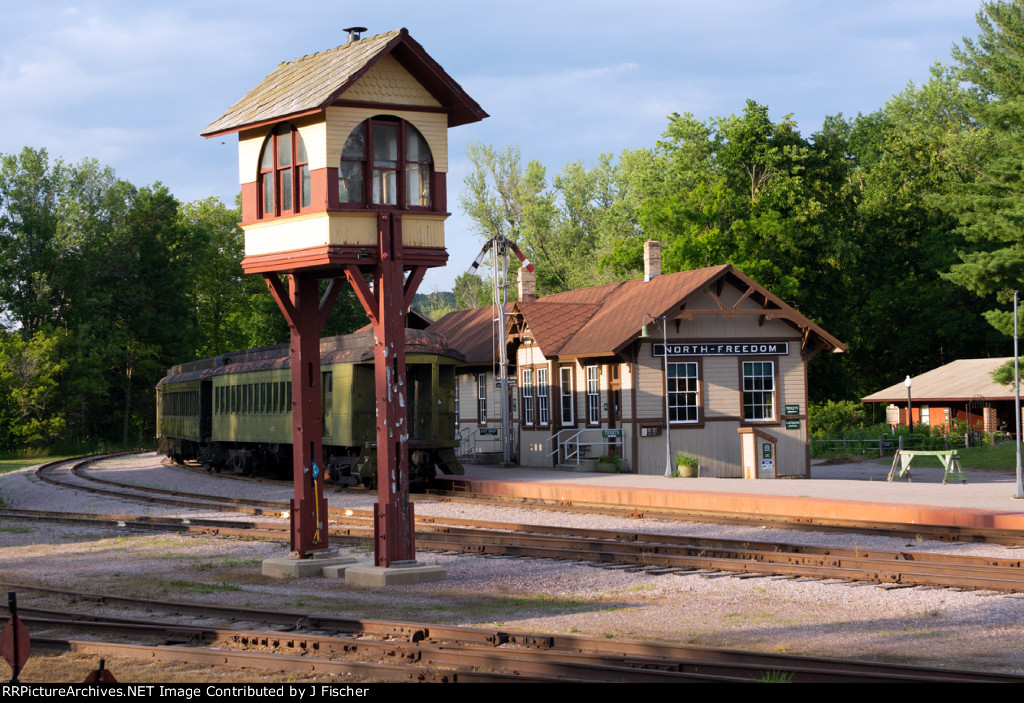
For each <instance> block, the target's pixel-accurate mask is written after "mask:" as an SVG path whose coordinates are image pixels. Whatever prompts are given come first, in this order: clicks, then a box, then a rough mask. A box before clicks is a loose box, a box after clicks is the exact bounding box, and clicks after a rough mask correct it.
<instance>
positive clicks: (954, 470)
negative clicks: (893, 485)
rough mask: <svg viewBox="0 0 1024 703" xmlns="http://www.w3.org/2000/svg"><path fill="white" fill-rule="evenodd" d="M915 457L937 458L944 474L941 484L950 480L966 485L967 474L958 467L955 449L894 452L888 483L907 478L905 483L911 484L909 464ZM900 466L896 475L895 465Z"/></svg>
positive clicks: (901, 450) (957, 455)
mask: <svg viewBox="0 0 1024 703" xmlns="http://www.w3.org/2000/svg"><path fill="white" fill-rule="evenodd" d="M916 456H934V457H938V459H939V461H940V462H942V466H943V467H944V468H945V470H946V473H945V474H944V475H943V476H942V483H943V485H945V483H946V482H947V481H949V480H950V479H953V480H956V479H959V480H960V481H962V482H963V483H967V474H965V473H964V470H963V467H962V466H960V455H959V454H958V453H957V451H956V450H955V449H948V450H945V451H941V450H940V451H918V450H913V451H912V450H909V449H900V450H898V451H897V452H896V456H894V457H893V459H892V468H891V469H889V481H892V480H893V478H903V477H904V476H906V477H907V481H911V482H913V480H914V479H913V478H911V476H910V462H911V461H913V460H914V457H916ZM897 464H899V465H900V466H901V468H900V472H899V474H898V475H897V474H896V465H897Z"/></svg>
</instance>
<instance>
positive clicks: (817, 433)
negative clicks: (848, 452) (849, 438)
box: [807, 400, 866, 437]
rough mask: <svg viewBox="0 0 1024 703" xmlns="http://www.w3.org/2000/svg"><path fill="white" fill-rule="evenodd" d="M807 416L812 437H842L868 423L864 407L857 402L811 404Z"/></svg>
mask: <svg viewBox="0 0 1024 703" xmlns="http://www.w3.org/2000/svg"><path fill="white" fill-rule="evenodd" d="M807 416H808V423H807V424H808V428H809V429H810V433H811V436H812V437H829V436H840V435H843V433H844V432H847V431H849V430H853V429H859V428H862V427H864V424H865V421H866V415H865V413H864V405H863V404H862V403H860V402H859V401H855V400H840V401H838V402H837V401H831V400H829V401H826V402H824V403H820V404H816V403H811V405H810V407H809V408H808V411H807Z"/></svg>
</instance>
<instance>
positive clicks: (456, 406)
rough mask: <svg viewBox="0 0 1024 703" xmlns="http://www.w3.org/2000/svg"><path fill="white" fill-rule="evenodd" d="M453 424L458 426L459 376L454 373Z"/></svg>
mask: <svg viewBox="0 0 1024 703" xmlns="http://www.w3.org/2000/svg"><path fill="white" fill-rule="evenodd" d="M455 426H456V427H458V426H459V376H458V374H456V375H455Z"/></svg>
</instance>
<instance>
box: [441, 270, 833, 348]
mask: <svg viewBox="0 0 1024 703" xmlns="http://www.w3.org/2000/svg"><path fill="white" fill-rule="evenodd" d="M722 279H728V280H731V281H732V282H733V283H734V284H735V285H737V286H738V287H740V288H747V289H748V290H749V291H751V292H752V293H756V294H757V296H758V297H759V299H760V300H761V301H763V313H764V314H765V315H766V316H772V317H776V318H779V319H783V320H785V321H786V322H788V323H789V324H791V325H793V327H794V328H796V329H798V330H800V331H801V332H803V333H804V335H805V336H813V337H815V338H817V340H818V345H819V346H820V347H821V348H825V349H831V350H833V351H845V349H846V346H845V345H844V344H843V343H842V342H840V341H839V340H838V339H836V338H835V337H833V336H832V335H830V334H828V333H827V332H826V331H825V330H823V329H822V328H821V327H819V326H818V325H816V324H814V323H813V322H811V321H810V320H808V319H807V318H806V317H804V316H803V315H801V314H800V313H798V312H797V311H796V310H794V309H793V308H791V307H790V306H789V305H786V303H784V302H783V301H782V300H780V299H779V298H777V297H776V296H774V295H772V294H771V293H770V292H768V290H767V289H766V288H764V287H763V286H761V285H759V284H757V283H755V282H754V281H753V280H752V279H751V278H749V277H748V276H747V275H746V274H744V273H743V272H742V271H739V270H738V269H736V268H735V267H734V266H732V265H731V264H725V265H722V266H711V267H708V268H703V269H696V270H693V271H680V272H679V273H669V274H664V275H661V276H656V277H655V278H652V279H651V280H650V281H646V282H645V281H642V280H633V281H624V282H621V283H606V284H604V285H600V286H592V287H590V288H580V289H577V290H570V291H564V292H561V293H554V294H552V295H546V296H543V297H541V298H538V299H537V300H535V301H529V302H524V301H520V302H518V303H514V304H513V305H512V313H513V315H514V316H521V318H522V320H523V321H524V322H525V324H526V326H527V327H529V329H530V334H531V336H532V338H533V340H534V341H535V342H536V343H537V345H538V346H540V349H541V353H542V354H544V356H545V357H547V358H549V359H550V358H553V357H563V358H565V357H572V356H614V355H616V354H619V353H620V352H621V351H622V350H623V349H624V348H625V347H626V346H627V345H628V344H629V343H630V342H632V341H633V340H635V339H636V338H637V337H638V336H639V335H640V331H641V328H642V322H643V317H644V313H648V314H650V315H653V316H654V317H661V316H663V315H669V317H670V318H671V317H673V316H680V315H683V316H685V314H686V313H685V311H683V310H681V309H680V308H679V306H681V305H682V304H684V303H685V302H686V300H687V299H688V298H690V297H691V296H693V295H694V294H695V293H699V292H701V291H703V290H705V289H708V288H709V287H711V286H713V285H714V284H716V283H717V282H718V281H720V280H722ZM723 314H728V311H723ZM491 318H492V313H491V308H476V309H475V310H460V311H458V312H453V313H449V314H448V315H446V316H445V317H443V318H441V320H439V321H438V322H436V323H434V324H433V325H431V327H430V330H431V331H432V332H440V333H441V334H443V335H444V336H445V338H446V339H448V342H449V344H451V345H452V346H453V347H454V348H456V349H458V350H459V351H460V352H462V353H463V354H464V355H465V356H466V359H467V361H469V362H470V363H473V362H476V363H491V362H492V360H493V358H494V348H493V344H492V342H491V337H492V327H491Z"/></svg>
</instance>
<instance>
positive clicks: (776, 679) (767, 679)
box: [757, 670, 793, 683]
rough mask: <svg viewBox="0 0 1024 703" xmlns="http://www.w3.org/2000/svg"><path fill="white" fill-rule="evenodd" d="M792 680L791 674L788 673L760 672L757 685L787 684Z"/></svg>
mask: <svg viewBox="0 0 1024 703" xmlns="http://www.w3.org/2000/svg"><path fill="white" fill-rule="evenodd" d="M792 680H793V673H792V672H790V671H778V670H775V671H762V672H761V676H760V678H758V679H757V682H758V683H789V682H791V681H792Z"/></svg>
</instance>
